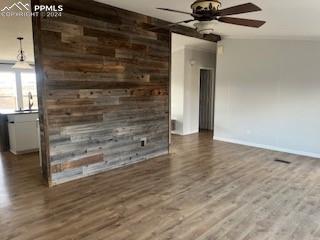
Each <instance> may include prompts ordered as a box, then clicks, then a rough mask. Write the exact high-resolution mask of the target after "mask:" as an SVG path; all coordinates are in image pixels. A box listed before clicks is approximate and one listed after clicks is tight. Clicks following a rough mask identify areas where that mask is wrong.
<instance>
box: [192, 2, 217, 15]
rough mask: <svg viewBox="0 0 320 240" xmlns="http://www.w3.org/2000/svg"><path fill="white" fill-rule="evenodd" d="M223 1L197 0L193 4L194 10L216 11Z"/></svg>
mask: <svg viewBox="0 0 320 240" xmlns="http://www.w3.org/2000/svg"><path fill="white" fill-rule="evenodd" d="M220 6H221V3H220V2H219V1H218V0H197V1H195V2H194V3H193V4H192V5H191V8H192V11H193V13H196V14H203V13H204V12H211V13H212V12H216V11H218V10H219V8H220Z"/></svg>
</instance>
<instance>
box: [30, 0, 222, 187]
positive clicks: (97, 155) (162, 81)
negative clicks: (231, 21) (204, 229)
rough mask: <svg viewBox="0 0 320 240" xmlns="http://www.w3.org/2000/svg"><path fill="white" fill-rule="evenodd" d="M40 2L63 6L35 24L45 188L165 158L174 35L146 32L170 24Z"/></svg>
mask: <svg viewBox="0 0 320 240" xmlns="http://www.w3.org/2000/svg"><path fill="white" fill-rule="evenodd" d="M39 3H40V4H52V3H55V4H63V5H64V12H63V16H62V17H57V18H43V17H38V18H35V19H34V20H33V28H34V30H33V31H34V41H35V55H36V56H35V61H36V70H37V76H38V81H39V82H40V84H39V86H40V87H39V91H40V94H39V95H41V98H42V99H41V101H40V111H41V116H42V117H41V119H40V121H41V132H42V142H43V143H44V145H46V150H44V151H43V152H44V153H43V157H44V158H45V159H46V160H47V163H44V168H45V169H44V172H45V175H46V176H47V177H48V183H49V185H51V186H52V185H56V184H60V183H63V182H67V181H70V180H74V179H79V178H82V177H85V176H89V175H93V174H97V173H101V172H103V171H107V170H110V169H113V168H117V167H121V166H125V165H128V164H132V163H136V162H139V161H142V160H146V159H149V158H153V157H156V156H159V155H163V154H167V153H168V151H169V86H170V84H169V83H170V58H171V56H170V55H171V53H170V51H171V50H170V45H171V33H170V32H169V31H168V30H161V29H153V30H152V29H150V28H151V27H153V26H161V25H165V24H167V23H166V22H164V21H161V20H157V19H155V18H151V17H147V16H144V15H141V14H137V13H133V12H129V11H126V10H122V9H118V8H115V7H112V6H108V5H104V4H101V3H97V2H94V1H88V0H77V1H74V0H72V1H70V0H60V1H59V0H56V1H49V0H40V1H33V4H39ZM181 29H182V30H181ZM181 29H180V28H178V29H177V31H183V29H184V28H181ZM188 31H190V30H189V29H188ZM211 40H212V39H211ZM215 40H216V39H215ZM44 147H45V146H43V148H44Z"/></svg>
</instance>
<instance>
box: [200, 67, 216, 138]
mask: <svg viewBox="0 0 320 240" xmlns="http://www.w3.org/2000/svg"><path fill="white" fill-rule="evenodd" d="M214 87H215V84H214V78H213V71H212V70H211V69H200V94H199V96H200V99H199V131H210V132H212V133H213V129H214Z"/></svg>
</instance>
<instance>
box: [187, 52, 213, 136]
mask: <svg viewBox="0 0 320 240" xmlns="http://www.w3.org/2000/svg"><path fill="white" fill-rule="evenodd" d="M191 62H193V63H194V64H193V65H192V64H191ZM215 67H216V54H215V53H213V52H206V51H199V50H195V49H190V48H189V49H188V48H186V49H185V81H184V84H185V86H184V87H185V94H184V116H183V134H184V135H185V134H192V133H197V132H199V100H200V69H201V68H205V69H211V70H212V71H213V72H214V71H215ZM212 77H214V74H212ZM212 80H213V81H214V79H212Z"/></svg>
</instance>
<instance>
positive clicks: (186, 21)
mask: <svg viewBox="0 0 320 240" xmlns="http://www.w3.org/2000/svg"><path fill="white" fill-rule="evenodd" d="M194 21H196V20H195V19H189V20H185V21H180V22H176V23H172V24H169V26H170V27H171V26H174V25H178V24H180V23H189V22H194Z"/></svg>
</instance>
